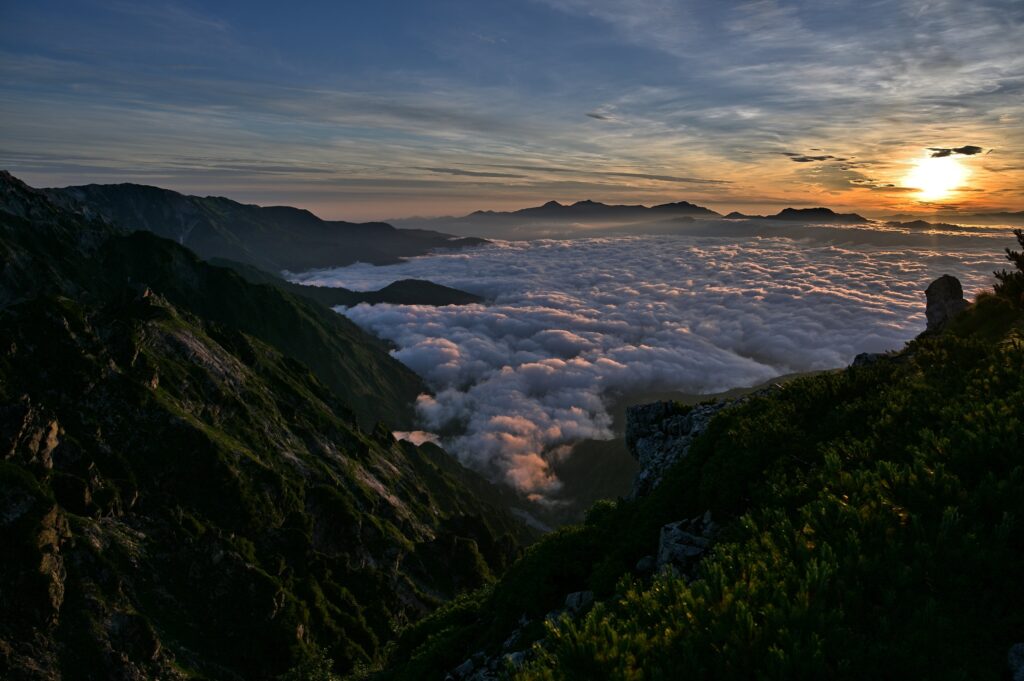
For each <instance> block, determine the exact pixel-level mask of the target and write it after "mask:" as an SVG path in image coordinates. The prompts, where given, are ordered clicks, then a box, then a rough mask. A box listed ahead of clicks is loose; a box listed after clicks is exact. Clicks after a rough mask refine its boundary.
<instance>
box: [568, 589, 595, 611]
mask: <svg viewBox="0 0 1024 681" xmlns="http://www.w3.org/2000/svg"><path fill="white" fill-rule="evenodd" d="M593 603H594V592H593V591H574V592H573V593H571V594H569V595H568V596H566V597H565V609H566V610H568V611H569V614H571V615H578V614H579V613H581V612H583V611H584V610H586V609H587V608H589V607H590V606H591V605H593Z"/></svg>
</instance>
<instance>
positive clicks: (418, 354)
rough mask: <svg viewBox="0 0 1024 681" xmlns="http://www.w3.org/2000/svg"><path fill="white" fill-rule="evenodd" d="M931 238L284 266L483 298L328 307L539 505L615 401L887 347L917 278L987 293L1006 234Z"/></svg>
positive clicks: (919, 318)
mask: <svg viewBox="0 0 1024 681" xmlns="http://www.w3.org/2000/svg"><path fill="white" fill-rule="evenodd" d="M956 244H957V247H956V248H955V249H951V248H949V247H948V245H946V244H944V245H943V248H941V249H937V248H934V247H933V245H934V239H932V240H930V241H929V240H925V241H921V242H920V243H918V242H917V241H915V240H914V239H910V238H909V237H908V244H907V245H901V246H898V247H893V246H892V245H891V244H887V245H886V246H884V247H880V246H877V245H871V244H864V243H860V244H858V245H855V246H842V245H836V244H834V243H823V242H815V241H813V240H794V239H789V238H772V237H758V238H752V239H743V240H736V239H728V238H725V239H723V238H715V237H676V236H640V237H619V238H594V239H580V240H575V241H554V240H542V241H529V242H526V241H520V242H497V243H494V244H493V245H489V246H482V247H479V248H474V249H470V250H465V251H457V252H448V253H441V254H436V255H431V256H426V257H421V258H415V259H412V260H410V261H408V262H405V263H403V264H400V265H394V266H387V267H373V266H370V265H362V264H357V265H354V266H350V267H345V268H340V269H336V270H330V271H317V272H310V273H306V274H303V275H293V276H292V278H293V279H294V280H296V281H301V282H302V283H308V284H318V285H334V286H346V287H349V288H354V289H358V290H371V289H378V288H381V287H382V286H385V285H387V284H389V283H391V282H392V281H395V280H398V279H406V278H416V279H429V280H432V281H435V282H437V283H440V284H445V285H448V286H454V287H456V288H460V289H463V290H466V291H470V292H474V293H477V294H480V295H483V296H485V297H487V298H488V303H487V304H484V305H467V306H448V307H429V306H416V305H413V306H406V305H374V306H370V305H359V306H357V307H354V308H351V309H347V310H345V309H339V311H341V312H343V313H344V314H346V315H347V316H349V317H350V318H351V319H353V320H354V321H355V322H356V323H358V324H359V325H360V326H362V327H363V328H365V329H367V330H369V331H371V332H373V333H374V334H376V335H378V336H381V337H383V338H387V339H389V340H391V341H393V342H394V343H395V344H396V346H397V348H398V349H397V350H396V351H394V353H393V354H394V356H395V357H396V358H397V359H399V360H400V361H402V362H404V363H405V364H406V365H408V366H409V367H410V368H412V369H413V370H414V371H416V373H418V374H419V375H420V376H422V377H423V378H424V379H425V380H426V382H427V384H428V385H429V386H430V388H431V390H433V391H434V394H433V395H422V396H420V398H419V400H418V403H417V410H418V414H419V417H420V419H421V421H422V429H423V431H424V432H420V433H414V434H410V435H409V437H412V438H416V439H419V440H423V439H433V438H435V437H436V436H435V435H433V434H436V433H440V434H441V437H440V441H441V443H442V444H443V445H444V446H445V447H446V448H447V449H448V450H449V451H451V452H452V453H454V454H455V455H457V456H458V457H459V459H460V460H461V461H462V462H463V463H465V464H467V465H469V466H471V467H473V468H475V469H477V470H480V471H481V472H483V473H485V474H487V475H489V476H490V477H491V478H492V479H498V480H503V481H505V482H507V483H508V484H510V485H512V486H514V487H515V488H516V489H518V490H519V491H521V492H522V493H524V494H526V495H528V496H529V497H530V498H533V499H538V500H543V499H544V498H545V497H546V495H549V494H551V493H553V492H556V491H557V490H558V488H559V485H560V483H559V481H558V479H557V478H556V477H555V476H554V475H553V474H552V472H551V470H550V468H549V465H548V461H549V460H550V459H551V457H552V456H564V455H565V454H566V452H567V451H569V449H570V447H571V445H572V444H573V443H575V442H578V441H580V440H583V439H605V438H610V437H612V433H611V417H610V416H609V413H608V409H607V407H608V405H609V403H610V401H611V399H612V397H613V396H615V395H622V394H627V393H637V392H641V391H652V392H653V391H669V390H678V391H681V392H685V393H690V394H707V393H716V392H721V391H725V390H728V389H730V388H735V387H742V386H752V385H756V384H758V383H762V382H764V381H767V380H769V379H771V378H774V377H776V376H779V375H781V374H786V373H792V372H799V371H808V370H815V369H830V368H835V367H841V366H845V365H846V364H848V363H849V362H850V361H851V360H852V359H853V358H854V356H855V355H857V354H858V353H861V352H880V351H885V350H892V349H898V348H900V347H902V346H903V344H904V343H905V342H906V341H907V340H909V339H911V338H913V337H914V336H915V335H917V334H918V333H920V332H921V331H922V330H923V329H924V326H925V318H924V289H925V287H926V286H927V284H928V282H930V281H931V280H932V279H934V278H936V277H937V276H939V275H941V274H947V273H948V274H953V275H955V276H957V277H959V278H960V279H961V281H962V282H963V283H964V288H965V291H966V292H967V294H968V296H970V295H971V294H972V293H974V292H976V291H978V290H980V289H982V288H985V287H988V286H990V285H991V281H992V276H991V275H992V271H993V269H996V268H998V267H1000V266H1001V263H1000V256H999V253H1000V250H1001V247H1002V246H1003V245H1004V244H1003V243H1002V242H1001V241H1000V242H997V241H996V240H995V239H973V240H969V239H961V240H959V241H957V242H956Z"/></svg>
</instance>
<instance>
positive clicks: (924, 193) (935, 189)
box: [903, 156, 971, 201]
mask: <svg viewBox="0 0 1024 681" xmlns="http://www.w3.org/2000/svg"><path fill="white" fill-rule="evenodd" d="M970 174H971V171H970V170H968V169H967V168H966V167H964V166H963V164H961V163H960V161H959V160H958V159H956V158H954V157H952V156H944V157H941V158H934V157H931V156H929V157H927V158H922V159H921V160H919V161H918V162H917V164H916V165H915V166H914V168H913V169H912V170H911V171H910V172H909V173H907V176H906V177H904V178H903V185H904V186H906V187H914V188H916V189H918V190H919V191H918V195H917V196H918V198H919V199H921V200H923V201H937V200H941V199H944V198H946V197H947V196H949V195H950V194H951V193H952V192H953V191H954V190H956V189H957V188H958V187H960V186H961V185H963V183H964V182H965V181H966V180H967V178H968V177H969V176H970Z"/></svg>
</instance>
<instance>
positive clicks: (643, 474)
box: [626, 402, 732, 499]
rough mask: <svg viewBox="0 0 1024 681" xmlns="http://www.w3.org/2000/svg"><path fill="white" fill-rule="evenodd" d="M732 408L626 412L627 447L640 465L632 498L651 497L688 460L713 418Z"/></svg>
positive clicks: (662, 407) (670, 406)
mask: <svg viewBox="0 0 1024 681" xmlns="http://www.w3.org/2000/svg"><path fill="white" fill-rule="evenodd" d="M730 404H732V402H716V403H714V404H698V405H696V406H693V407H688V406H685V405H682V404H679V403H678V402H653V403H651V404H640V405H637V406H635V407H630V408H629V409H628V410H626V447H627V448H628V449H629V451H630V453H631V454H632V455H633V456H634V457H635V458H636V460H637V461H638V462H639V463H640V471H639V472H638V473H637V474H636V477H635V478H634V479H633V489H632V491H631V492H630V498H631V499H635V498H636V497H641V496H644V495H645V494H649V493H650V492H651V491H652V490H653V489H654V488H656V487H657V486H658V485H659V484H661V479H662V476H664V474H665V471H667V470H668V469H669V468H670V467H671V466H672V465H673V464H674V463H675V462H676V461H678V460H679V459H681V458H682V457H684V456H686V453H687V452H688V451H689V450H690V445H691V444H693V440H694V439H695V438H696V437H697V436H698V435H700V434H701V433H703V432H704V430H705V429H706V428H707V427H708V423H710V422H711V418H712V417H713V416H714V415H715V414H717V413H718V412H719V411H721V410H722V409H724V408H725V407H727V406H728V405H730Z"/></svg>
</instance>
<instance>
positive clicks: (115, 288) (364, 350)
mask: <svg viewBox="0 0 1024 681" xmlns="http://www.w3.org/2000/svg"><path fill="white" fill-rule="evenodd" d="M0 256H2V261H3V264H4V266H3V268H2V270H0V452H2V453H3V458H2V460H0V545H2V546H3V547H4V560H3V561H2V562H0V585H2V589H0V610H2V611H3V612H4V613H5V614H4V617H3V618H0V676H2V677H3V678H11V679H14V678H31V679H58V678H63V679H93V678H123V679H148V678H217V679H264V678H272V677H274V676H275V675H277V674H279V673H282V672H284V671H286V670H287V669H290V668H292V667H294V666H296V665H297V664H301V663H302V662H303V661H304V660H308V659H310V658H311V657H315V656H316V655H318V654H320V653H319V651H320V650H326V651H327V653H328V654H329V655H330V656H331V657H332V658H333V659H334V660H335V662H336V665H337V667H336V668H337V671H340V672H348V671H352V670H353V669H354V668H355V667H356V666H359V665H373V664H374V663H375V661H376V660H379V658H380V655H381V652H382V650H383V647H384V645H385V644H386V643H387V641H388V640H389V639H391V638H392V636H393V635H394V633H395V630H396V628H397V627H400V626H402V625H403V624H405V623H408V622H410V621H414V620H416V619H417V618H419V617H421V616H423V615H424V614H425V613H427V612H429V611H430V610H431V609H433V608H434V607H436V606H437V605H438V604H440V603H442V602H444V601H445V600H447V599H449V598H451V597H453V596H454V595H456V594H457V593H459V592H461V591H463V590H465V589H467V588H473V587H479V586H481V585H483V584H485V583H487V582H488V581H489V580H490V579H491V578H492V575H494V574H498V573H500V572H501V571H502V570H503V569H504V568H505V567H506V566H507V565H508V564H509V563H510V561H511V560H512V559H513V558H514V557H515V555H516V554H517V552H518V547H519V546H521V545H522V543H523V542H524V541H528V540H529V539H530V537H531V536H532V535H531V533H530V532H529V531H527V530H526V529H525V528H524V527H523V526H522V525H521V524H520V523H519V522H518V521H516V520H514V519H513V518H512V517H511V516H510V515H509V514H507V513H506V512H504V511H502V510H500V509H501V508H503V507H507V506H508V505H509V504H510V502H511V501H512V500H510V498H509V493H507V492H504V491H501V490H498V489H497V488H494V487H493V486H491V485H490V484H489V483H487V482H486V481H484V480H483V479H482V478H481V477H480V476H478V475H476V474H474V473H471V472H469V471H467V470H466V469H464V468H462V467H461V466H460V465H459V464H458V463H457V462H456V461H455V460H454V459H453V458H451V457H450V456H448V455H447V454H446V453H444V452H443V451H442V450H440V449H438V448H437V447H434V446H432V445H429V444H428V445H424V446H421V447H416V446H413V445H411V444H409V443H405V442H397V441H395V439H394V438H393V437H392V435H391V432H390V429H389V428H385V427H383V426H379V427H377V428H376V429H363V428H361V427H360V426H359V425H358V424H357V421H356V419H355V417H354V415H353V413H352V411H351V410H350V406H351V407H356V408H358V407H362V408H363V409H364V410H366V409H369V410H371V411H372V410H376V409H380V405H381V404H383V403H385V402H386V401H387V400H388V397H387V396H388V395H393V396H401V395H403V391H404V390H406V374H405V373H404V370H402V369H401V368H400V365H398V363H397V362H395V361H394V360H392V359H391V358H390V357H389V356H388V355H387V353H386V352H385V351H384V350H383V349H382V348H381V347H380V345H379V344H378V343H377V342H376V341H374V340H373V339H371V338H369V337H368V336H366V335H365V334H363V333H362V332H360V331H358V329H356V328H355V327H354V325H350V324H349V323H348V322H347V321H346V320H344V319H343V318H342V317H340V316H339V315H336V314H334V313H332V312H330V311H328V310H325V309H323V308H322V307H321V306H319V305H315V304H313V303H310V302H306V301H304V300H302V299H299V298H296V297H293V296H290V295H288V294H285V293H282V292H280V291H279V290H277V289H275V288H272V287H269V286H260V285H253V284H250V283H248V282H246V281H245V280H243V279H242V278H241V277H239V276H238V275H236V274H235V273H234V272H232V271H230V270H227V269H224V268H218V267H214V266H211V265H209V264H207V263H204V262H203V261H201V260H199V259H198V258H196V256H194V255H193V254H192V253H190V252H189V251H187V250H186V249H184V248H182V247H181V246H179V245H177V244H174V243H172V242H169V241H167V240H164V239H161V238H159V237H156V236H154V235H152V234H148V233H141V232H140V233H135V234H130V235H125V234H122V233H121V232H120V231H119V230H117V229H116V228H114V227H112V226H111V225H109V224H108V223H106V222H103V221H99V220H89V219H85V218H83V217H82V216H81V215H78V214H73V213H69V212H67V211H65V210H62V209H60V208H58V207H56V206H54V205H53V204H52V203H51V202H49V201H48V200H47V199H46V197H45V196H44V195H43V194H42V193H40V192H37V191H35V190H32V189H29V188H28V187H26V186H25V185H23V184H22V183H20V182H18V181H17V180H15V179H13V178H11V177H10V176H9V175H7V174H4V175H2V176H0ZM326 320H337V323H334V322H333V321H332V322H328V321H326ZM287 328H291V335H292V336H299V337H303V340H302V342H301V343H300V344H299V345H297V346H294V347H296V348H298V349H300V350H301V349H302V348H303V347H305V348H306V349H307V350H309V351H310V352H314V353H315V354H317V355H323V356H324V357H327V358H331V361H333V362H335V363H336V368H335V369H334V370H331V369H330V368H329V367H325V366H321V367H320V372H318V371H312V372H311V371H310V369H309V368H307V366H306V365H304V364H303V363H301V362H300V361H299V359H297V358H296V356H295V354H293V353H292V352H291V351H290V350H287V349H285V348H283V347H282V345H284V340H286V339H285V338H283V337H282V336H280V335H279V334H284V330H285V329H287ZM341 351H344V352H346V353H347V354H342V355H338V354H337V353H339V352H341ZM331 371H336V373H335V374H331ZM320 373H324V375H325V376H326V377H327V378H331V376H334V378H335V379H336V380H335V382H337V383H338V384H339V385H340V386H341V387H345V386H346V383H347V382H355V381H357V380H363V381H365V382H366V386H365V389H366V390H368V391H369V392H367V393H365V394H366V395H367V396H366V397H361V398H360V397H359V395H360V394H361V393H359V392H351V388H352V387H351V386H349V388H350V393H351V394H350V395H349V397H351V398H352V399H357V400H361V401H362V402H363V403H366V404H358V403H357V404H352V403H349V404H346V403H345V401H343V400H342V399H339V396H338V395H337V393H335V392H334V391H332V390H331V388H330V387H329V385H325V384H328V383H329V381H321V380H319V379H318V376H319V374H320ZM392 383H394V384H395V385H392ZM370 396H376V397H374V398H373V399H371V397H370ZM393 408H394V407H386V408H384V410H383V411H390V410H392V409H393Z"/></svg>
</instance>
